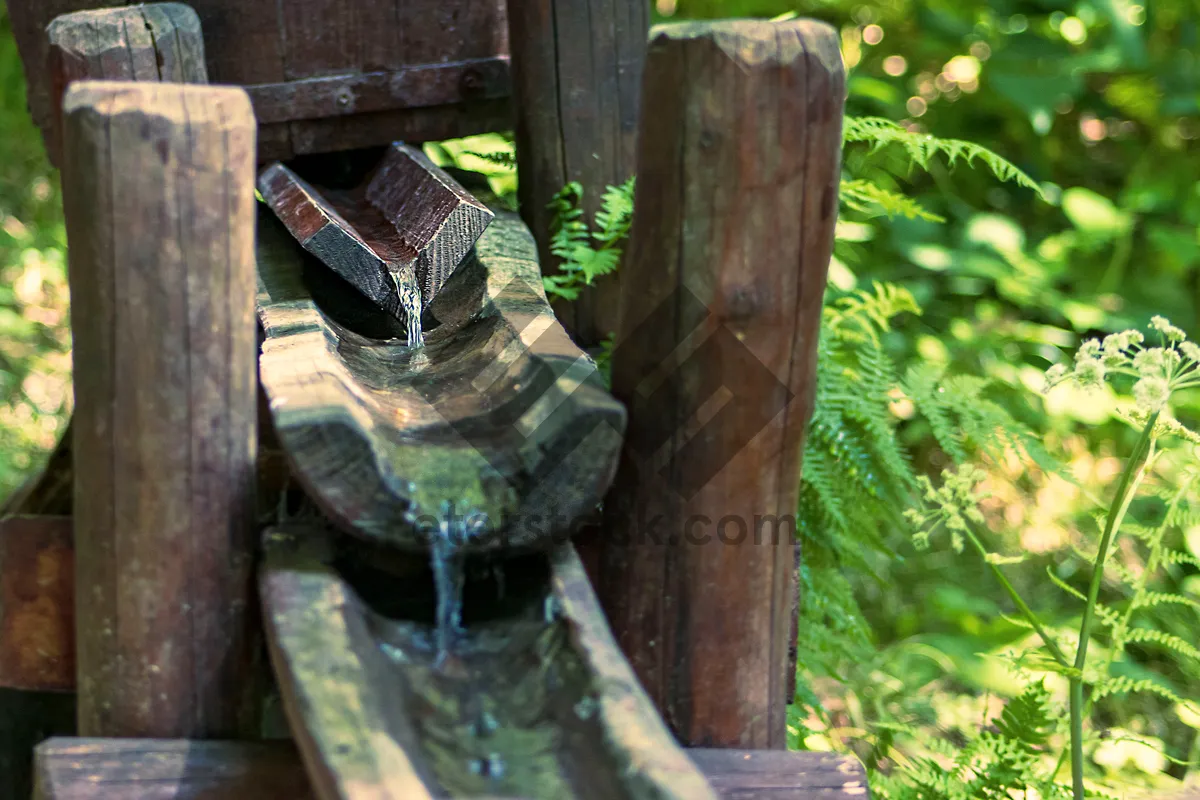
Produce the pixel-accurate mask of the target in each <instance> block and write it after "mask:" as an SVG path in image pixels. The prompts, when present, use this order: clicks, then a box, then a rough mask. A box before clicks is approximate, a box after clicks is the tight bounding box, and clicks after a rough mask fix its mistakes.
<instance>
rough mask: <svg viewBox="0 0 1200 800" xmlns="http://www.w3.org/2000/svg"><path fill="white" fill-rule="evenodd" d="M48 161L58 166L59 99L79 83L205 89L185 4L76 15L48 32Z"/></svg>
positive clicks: (198, 43)
mask: <svg viewBox="0 0 1200 800" xmlns="http://www.w3.org/2000/svg"><path fill="white" fill-rule="evenodd" d="M46 37H47V38H48V39H49V48H50V49H49V65H48V68H49V70H50V118H49V121H48V124H47V127H48V129H49V130H48V132H49V138H48V142H49V146H48V150H49V153H50V160H51V162H53V163H54V164H55V165H59V166H61V161H60V160H59V156H60V153H61V152H62V97H63V93H64V92H65V91H66V90H67V86H69V85H70V84H71V82H72V81H77V80H123V81H152V82H159V81H161V82H165V83H208V73H207V71H206V69H205V66H204V36H203V34H202V33H201V31H200V19H199V17H197V16H196V12H195V11H193V10H192V9H191V7H190V6H187V5H184V4H183V3H150V4H145V5H136V6H127V7H124V8H101V9H96V10H94V11H76V12H74V13H71V14H63V15H62V16H60V17H56V18H55V19H54V20H53V21H51V23H50V24H49V25H48V26H47V27H46Z"/></svg>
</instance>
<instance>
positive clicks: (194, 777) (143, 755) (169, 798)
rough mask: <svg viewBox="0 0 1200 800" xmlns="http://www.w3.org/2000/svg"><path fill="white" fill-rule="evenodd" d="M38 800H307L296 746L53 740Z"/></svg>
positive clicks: (41, 761)
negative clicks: (93, 799)
mask: <svg viewBox="0 0 1200 800" xmlns="http://www.w3.org/2000/svg"><path fill="white" fill-rule="evenodd" d="M35 760H36V765H35V767H36V774H37V786H36V789H35V792H34V800H91V799H92V798H95V800H238V799H239V798H241V799H243V800H308V799H309V798H312V797H313V794H312V791H311V790H310V789H309V787H308V779H307V778H306V777H305V775H304V770H303V768H302V767H301V766H300V763H299V758H298V757H297V756H296V749H295V747H294V746H293V745H292V744H291V742H232V741H216V742H214V741H207V742H205V741H195V740H192V741H188V740H186V739H74V738H59V739H50V740H49V741H46V742H44V743H43V744H42V745H40V746H39V747H38V748H37V752H36V755H35Z"/></svg>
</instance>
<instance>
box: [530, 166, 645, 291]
mask: <svg viewBox="0 0 1200 800" xmlns="http://www.w3.org/2000/svg"><path fill="white" fill-rule="evenodd" d="M633 191H634V179H633V178H630V179H629V180H628V181H626V182H625V183H623V184H621V185H620V186H609V187H608V189H607V190H606V191H605V193H604V198H603V200H602V202H601V208H600V211H598V212H597V213H596V220H595V222H596V225H597V226H598V228H597V230H596V231H594V232H593V231H592V230H591V228H590V227H589V226H588V223H587V221H586V220H585V219H584V213H583V193H584V189H583V186H581V185H580V184H579V183H577V182H572V183H568V184H567V185H566V186H564V187H563V188H562V189H560V190H559V191H558V193H557V194H555V195H554V198H553V199H552V200H551V201H550V202H549V203H548V204H547V206H546V207H547V208H548V209H550V211H551V214H552V215H551V226H550V252H551V253H552V254H554V255H555V256H557V257H558V258H559V259H561V263H560V264H559V268H558V273H557V274H553V275H547V276H545V277H543V278H542V285H543V287H544V288H545V290H546V294H547V295H549V296H551V297H561V298H563V299H566V300H575V299H576V298H578V297H579V294H580V292H582V291H583V289H584V288H585V287H587V286H591V285H592V284H593V283H595V281H596V280H597V279H599V278H602V277H604V276H605V275H611V274H612V273H614V272H616V271H617V268H618V267H619V266H620V263H621V254H622V248H621V245H623V244H624V241H625V239H626V238H627V237H628V236H629V229H630V225H631V224H632V218H633Z"/></svg>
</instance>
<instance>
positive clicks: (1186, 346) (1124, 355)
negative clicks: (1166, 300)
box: [1046, 317, 1200, 414]
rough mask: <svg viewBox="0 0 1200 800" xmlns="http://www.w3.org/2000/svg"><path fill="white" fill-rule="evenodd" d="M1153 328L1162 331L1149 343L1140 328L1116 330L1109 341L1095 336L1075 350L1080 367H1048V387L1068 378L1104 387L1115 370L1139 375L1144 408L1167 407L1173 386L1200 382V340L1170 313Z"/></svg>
mask: <svg viewBox="0 0 1200 800" xmlns="http://www.w3.org/2000/svg"><path fill="white" fill-rule="evenodd" d="M1150 328H1151V330H1152V331H1154V334H1157V338H1158V340H1159V346H1157V347H1146V346H1144V345H1145V344H1146V337H1144V336H1143V335H1142V334H1141V332H1140V331H1136V330H1129V331H1121V332H1120V333H1113V334H1110V335H1108V336H1106V337H1104V341H1100V340H1099V339H1089V340H1088V341H1086V342H1084V343H1083V344H1082V345H1080V347H1079V350H1078V351H1077V352H1076V353H1075V366H1074V369H1069V368H1068V367H1067V366H1066V365H1065V364H1055V365H1054V366H1053V367H1051V368H1050V369H1049V370H1048V371H1047V372H1046V389H1047V390H1049V389H1052V388H1054V387H1055V386H1057V385H1058V384H1060V383H1063V382H1065V381H1068V380H1071V381H1074V382H1075V383H1077V384H1079V385H1080V386H1083V387H1085V388H1098V387H1099V386H1100V385H1101V384H1103V383H1104V381H1105V380H1106V379H1107V378H1109V377H1111V376H1113V375H1128V376H1130V377H1132V378H1133V379H1134V384H1133V399H1134V401H1135V402H1136V404H1137V408H1138V410H1139V411H1142V412H1144V413H1145V414H1151V413H1154V412H1156V411H1161V410H1162V409H1163V408H1165V407H1166V405H1167V400H1168V399H1169V398H1170V396H1171V393H1172V392H1174V391H1176V390H1178V389H1187V388H1189V387H1192V386H1200V372H1198V371H1197V366H1198V365H1200V346H1198V345H1196V344H1195V343H1194V342H1189V341H1188V340H1187V334H1185V333H1184V332H1183V331H1182V330H1180V329H1179V328H1177V327H1175V326H1174V325H1172V324H1171V323H1170V322H1169V321H1168V320H1167V319H1166V318H1164V317H1152V318H1151V320H1150ZM1154 334H1152V335H1154Z"/></svg>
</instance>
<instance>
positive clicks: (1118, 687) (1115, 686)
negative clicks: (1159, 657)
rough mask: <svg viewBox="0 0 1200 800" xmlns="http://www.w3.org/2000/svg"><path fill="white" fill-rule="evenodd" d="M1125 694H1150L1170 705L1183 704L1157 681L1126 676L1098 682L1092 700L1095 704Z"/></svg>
mask: <svg viewBox="0 0 1200 800" xmlns="http://www.w3.org/2000/svg"><path fill="white" fill-rule="evenodd" d="M1126 694H1150V695H1155V696H1157V697H1161V698H1163V699H1164V700H1169V701H1171V702H1172V703H1182V702H1183V698H1181V697H1180V696H1179V695H1178V694H1177V693H1176V692H1175V691H1174V690H1172V689H1171V688H1169V687H1167V686H1164V685H1163V684H1161V683H1159V682H1158V681H1155V680H1151V679H1150V678H1138V679H1135V678H1130V677H1128V676H1126V675H1119V676H1117V677H1115V678H1106V679H1105V680H1103V681H1100V682H1098V683H1097V684H1096V686H1095V687H1094V689H1093V691H1092V700H1093V702H1095V701H1099V700H1103V699H1104V698H1105V697H1112V696H1115V695H1126Z"/></svg>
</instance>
